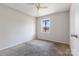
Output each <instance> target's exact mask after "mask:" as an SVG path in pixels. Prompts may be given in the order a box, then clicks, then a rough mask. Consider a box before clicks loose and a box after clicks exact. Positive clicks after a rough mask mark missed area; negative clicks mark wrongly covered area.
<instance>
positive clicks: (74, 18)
mask: <svg viewBox="0 0 79 59" xmlns="http://www.w3.org/2000/svg"><path fill="white" fill-rule="evenodd" d="M70 45H71V53H72V55H75V56H79V4H72V6H71V9H70Z"/></svg>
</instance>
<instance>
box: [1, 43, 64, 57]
mask: <svg viewBox="0 0 79 59" xmlns="http://www.w3.org/2000/svg"><path fill="white" fill-rule="evenodd" d="M52 47H53V48H47V47H41V46H36V45H32V44H28V43H24V44H20V45H18V46H15V47H12V48H8V49H4V50H2V51H0V56H61V55H63V54H62V53H60V52H58V51H57V49H56V48H55V47H54V46H52Z"/></svg>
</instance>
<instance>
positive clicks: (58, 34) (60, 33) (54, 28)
mask: <svg viewBox="0 0 79 59" xmlns="http://www.w3.org/2000/svg"><path fill="white" fill-rule="evenodd" d="M45 18H50V33H42V32H41V31H40V30H41V26H40V25H41V23H40V22H41V20H42V19H45ZM37 38H39V39H44V40H50V41H56V42H61V43H66V44H69V11H65V12H60V13H56V14H51V15H47V16H43V17H39V18H37Z"/></svg>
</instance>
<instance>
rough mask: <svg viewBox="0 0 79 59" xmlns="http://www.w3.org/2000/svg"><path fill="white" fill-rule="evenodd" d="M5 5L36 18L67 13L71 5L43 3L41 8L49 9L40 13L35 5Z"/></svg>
mask: <svg viewBox="0 0 79 59" xmlns="http://www.w3.org/2000/svg"><path fill="white" fill-rule="evenodd" d="M4 5H6V6H8V7H10V8H13V9H16V10H18V11H20V12H23V13H26V14H29V15H31V16H34V17H39V16H44V15H47V14H51V13H57V12H61V11H67V10H69V8H70V4H69V3H41V4H40V5H41V6H46V7H48V8H45V9H39V12H38V11H37V8H36V6H35V4H34V3H5V4H4Z"/></svg>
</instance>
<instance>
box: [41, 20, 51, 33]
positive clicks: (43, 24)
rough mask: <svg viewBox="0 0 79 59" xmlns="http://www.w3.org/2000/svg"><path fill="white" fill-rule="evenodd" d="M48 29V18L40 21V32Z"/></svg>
mask: <svg viewBox="0 0 79 59" xmlns="http://www.w3.org/2000/svg"><path fill="white" fill-rule="evenodd" d="M49 29H50V20H49V19H43V20H42V21H41V32H49Z"/></svg>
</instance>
